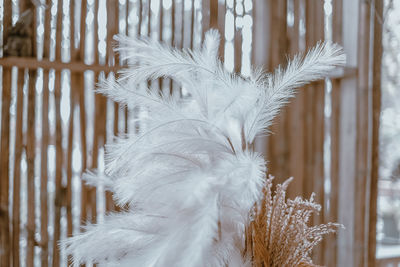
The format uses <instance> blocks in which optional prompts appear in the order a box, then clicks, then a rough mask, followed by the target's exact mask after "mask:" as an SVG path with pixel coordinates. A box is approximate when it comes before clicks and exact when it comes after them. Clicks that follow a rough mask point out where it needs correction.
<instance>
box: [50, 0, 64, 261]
mask: <svg viewBox="0 0 400 267" xmlns="http://www.w3.org/2000/svg"><path fill="white" fill-rule="evenodd" d="M62 4H63V0H58V5H57V22H56V23H57V24H56V60H60V59H61V41H62V36H61V34H62V32H61V30H62V17H63V14H62ZM61 86H62V84H61V72H60V71H56V72H55V79H54V97H55V115H56V116H55V120H56V133H55V135H56V138H55V139H56V144H55V145H56V159H55V160H56V175H55V198H54V224H53V225H54V235H53V262H52V266H53V267H57V266H59V265H60V251H59V248H58V241H59V240H60V235H61V224H60V220H61V207H62V203H63V198H62V195H63V193H62V184H61V181H62V169H63V162H64V159H63V158H64V156H63V154H64V152H63V148H62V128H61V107H60V105H61V103H60V101H61Z"/></svg>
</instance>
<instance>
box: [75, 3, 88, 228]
mask: <svg viewBox="0 0 400 267" xmlns="http://www.w3.org/2000/svg"><path fill="white" fill-rule="evenodd" d="M81 3H82V4H81V14H80V29H79V31H80V34H79V36H80V37H79V38H80V39H79V53H78V54H77V55H76V58H77V60H80V61H85V40H86V14H87V1H86V0H83V1H82V2H81ZM77 83H78V84H79V88H80V90H79V91H78V98H79V128H80V138H81V153H82V171H86V167H87V143H86V142H87V141H86V109H85V106H86V105H85V80H84V73H81V74H80V75H79V81H77ZM87 205H88V189H87V186H86V185H85V182H84V181H83V180H82V182H81V223H85V222H86V219H87Z"/></svg>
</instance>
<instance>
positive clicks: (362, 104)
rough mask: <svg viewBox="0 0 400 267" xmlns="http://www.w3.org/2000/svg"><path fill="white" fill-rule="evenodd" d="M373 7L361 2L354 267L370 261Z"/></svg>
mask: <svg viewBox="0 0 400 267" xmlns="http://www.w3.org/2000/svg"><path fill="white" fill-rule="evenodd" d="M370 16H371V6H370V3H369V2H362V1H361V2H360V15H359V23H358V62H357V64H358V75H357V103H356V108H357V114H356V116H357V124H356V131H357V140H356V162H355V164H356V167H355V168H356V177H355V188H356V190H355V191H354V202H355V203H354V205H355V209H354V222H353V223H354V247H353V250H354V252H353V254H354V266H365V264H366V260H367V253H366V252H367V251H368V250H367V246H368V245H367V243H366V241H367V238H366V235H367V225H366V220H365V216H366V215H367V214H368V210H367V208H368V207H367V205H365V203H366V202H367V187H368V186H367V185H368V184H369V180H370V172H369V171H370V168H369V156H370V155H369V144H370V140H369V139H370V130H369V129H370V128H369V125H370V105H369V99H370V84H369V81H370V75H369V73H370V64H369V62H370V57H369V55H370V38H371V37H370V31H371V28H370V22H371V18H370Z"/></svg>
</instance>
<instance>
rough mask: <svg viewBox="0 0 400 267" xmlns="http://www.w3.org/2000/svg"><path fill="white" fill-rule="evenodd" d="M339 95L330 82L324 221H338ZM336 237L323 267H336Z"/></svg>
mask: <svg viewBox="0 0 400 267" xmlns="http://www.w3.org/2000/svg"><path fill="white" fill-rule="evenodd" d="M342 12H343V11H342V1H334V2H333V3H332V40H333V42H335V43H338V44H341V43H342ZM340 95H341V82H340V80H338V79H335V80H332V91H331V110H332V112H331V117H330V141H331V144H330V147H331V151H330V156H331V161H330V185H331V186H330V187H331V190H330V192H329V213H327V214H326V217H325V218H326V221H330V222H337V221H338V219H339V218H338V206H339V203H338V201H339V168H340V166H339V154H340V151H339V149H340V116H341V111H340ZM337 239H338V237H337V236H336V235H330V236H327V237H326V242H325V244H326V246H325V262H324V263H325V265H326V266H328V267H331V266H332V267H333V266H336V265H337V255H338V253H337V249H338V247H337V245H338V240H337Z"/></svg>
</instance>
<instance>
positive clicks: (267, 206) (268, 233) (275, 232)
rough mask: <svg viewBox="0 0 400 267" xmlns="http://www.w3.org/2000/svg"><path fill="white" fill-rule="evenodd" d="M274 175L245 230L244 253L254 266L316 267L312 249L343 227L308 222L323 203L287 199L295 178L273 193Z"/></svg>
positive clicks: (333, 224)
mask: <svg viewBox="0 0 400 267" xmlns="http://www.w3.org/2000/svg"><path fill="white" fill-rule="evenodd" d="M272 181H273V177H272V176H269V178H268V179H267V180H266V185H265V188H264V198H263V199H262V201H261V203H259V204H258V205H257V206H255V208H254V212H253V215H252V219H251V222H250V224H249V227H248V229H247V230H246V246H245V251H244V252H243V254H244V256H245V257H247V258H250V259H251V262H252V263H253V264H252V265H253V266H256V267H258V266H263V267H275V266H276V267H278V266H279V267H317V266H318V265H315V264H313V263H312V260H311V258H310V254H311V251H312V249H313V248H314V247H315V246H316V245H317V244H318V243H319V242H320V241H321V240H322V238H323V236H324V235H325V234H328V233H335V232H336V231H337V230H338V229H339V228H341V227H343V226H342V225H341V224H337V223H327V224H321V225H317V226H309V219H310V217H311V215H312V214H313V213H318V212H319V211H320V209H321V206H320V205H319V204H317V203H315V202H314V194H312V195H311V197H310V199H309V200H303V199H302V198H301V197H296V198H295V199H294V200H291V199H286V189H287V187H288V185H289V183H290V182H291V181H292V178H290V179H288V180H286V181H285V182H284V183H283V184H279V185H277V187H276V190H275V194H273V193H272Z"/></svg>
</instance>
